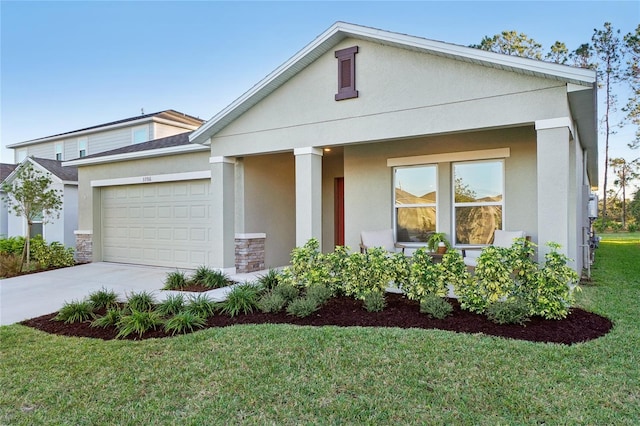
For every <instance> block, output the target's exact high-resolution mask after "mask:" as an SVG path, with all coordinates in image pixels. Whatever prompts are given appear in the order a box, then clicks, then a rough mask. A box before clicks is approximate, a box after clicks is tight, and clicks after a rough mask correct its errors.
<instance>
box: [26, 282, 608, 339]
mask: <svg viewBox="0 0 640 426" xmlns="http://www.w3.org/2000/svg"><path fill="white" fill-rule="evenodd" d="M449 301H450V302H451V304H452V305H453V308H454V310H453V313H452V315H450V316H449V317H447V318H445V319H442V320H438V319H431V318H429V317H428V316H427V315H426V314H421V313H420V308H419V304H418V303H417V302H415V301H411V300H408V299H407V298H406V297H404V296H402V295H400V294H394V293H388V294H387V307H386V308H385V309H384V311H382V312H367V311H366V310H365V309H364V307H363V306H362V302H360V301H357V300H355V299H352V298H348V297H335V298H332V299H330V300H329V301H328V302H327V303H326V304H325V305H323V306H322V308H320V309H319V310H318V311H316V312H314V313H313V314H311V315H310V316H309V317H306V318H297V317H294V316H291V315H287V314H286V313H278V314H265V313H262V312H254V313H251V314H247V315H238V316H236V317H229V316H226V315H221V314H219V315H214V316H213V317H211V318H209V320H208V322H207V328H210V327H227V326H232V325H240V324H294V325H300V326H316V327H321V326H326V325H333V326H339V327H352V326H358V327H399V328H422V329H439V330H449V331H453V332H457V333H474V334H475V333H482V334H486V335H491V336H499V337H504V338H509V339H518V340H528V341H532V342H548V343H562V344H566V345H571V344H574V343H578V342H586V341H588V340H592V339H596V338H598V337H600V336H603V335H605V334H606V333H608V332H609V330H611V328H612V327H613V323H612V322H611V321H610V320H609V319H607V318H604V317H602V316H600V315H596V314H593V313H590V312H587V311H584V310H582V309H579V308H573V309H571V312H570V314H569V315H568V316H567V318H565V319H562V320H545V319H543V318H538V317H534V318H532V319H531V320H530V321H528V322H527V323H526V325H524V326H522V325H499V324H495V323H493V322H491V321H489V320H488V319H487V318H486V317H485V316H483V315H478V314H474V313H471V312H468V311H465V310H462V309H460V305H459V304H458V301H457V300H455V299H450V300H449ZM55 315H56V313H52V314H48V315H43V316H41V317H38V318H32V319H29V320H26V321H23V322H22V323H21V324H23V325H26V326H29V327H33V328H36V329H39V330H42V331H45V332H47V333H52V334H59V335H64V336H76V337H91V338H97V339H104V340H111V339H115V337H116V334H117V331H116V330H115V329H114V328H107V329H103V328H99V327H91V326H90V325H89V323H80V324H65V323H64V322H62V321H52V318H53V317H54V316H55ZM170 336H171V334H167V333H165V332H164V331H163V330H161V329H159V330H155V331H150V332H147V333H145V334H143V335H142V339H148V338H162V337H170ZM129 338H130V339H132V340H140V339H141V338H140V337H139V336H138V335H135V336H129Z"/></svg>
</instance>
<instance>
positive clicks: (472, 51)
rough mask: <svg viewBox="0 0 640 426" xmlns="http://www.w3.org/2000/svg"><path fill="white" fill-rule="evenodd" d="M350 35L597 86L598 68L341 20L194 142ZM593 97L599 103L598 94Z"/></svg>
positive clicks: (199, 133)
mask: <svg viewBox="0 0 640 426" xmlns="http://www.w3.org/2000/svg"><path fill="white" fill-rule="evenodd" d="M346 38H354V39H360V40H366V41H372V42H375V43H380V44H383V45H388V46H393V47H399V48H403V49H408V50H413V51H417V52H423V53H428V54H433V55H438V56H443V57H446V58H451V59H456V60H461V61H465V62H471V63H475V64H479V65H483V66H487V67H491V68H496V69H501V70H508V71H512V72H516V73H520V74H524V75H531V76H538V77H543V78H548V79H554V80H559V81H563V82H566V83H571V84H573V85H575V86H583V87H584V88H585V89H591V90H594V85H595V82H596V74H595V71H593V70H588V69H583V68H575V67H570V66H566V65H559V64H555V63H550V62H544V61H538V60H534V59H528V58H521V57H518V56H510V55H504V54H500V53H495V52H488V51H484V50H480V49H476V48H471V47H466V46H459V45H455V44H450V43H444V42H441V41H435V40H429V39H425V38H422V37H415V36H410V35H406V34H400V33H394V32H390V31H384V30H379V29H375V28H370V27H364V26H360V25H355V24H349V23H346V22H336V23H335V24H333V25H332V26H331V27H330V28H329V29H328V30H326V31H325V32H324V33H322V34H321V35H320V36H318V37H317V38H316V39H315V40H313V41H312V42H311V43H309V44H308V45H307V46H305V47H304V48H303V49H302V50H300V51H299V52H298V53H296V54H295V55H294V56H293V57H291V58H290V59H289V60H288V61H286V62H285V63H284V64H282V65H281V66H280V67H278V68H277V69H276V70H274V71H273V72H272V73H271V74H269V75H268V76H267V77H265V78H264V79H263V80H262V81H260V82H259V83H258V84H256V85H255V86H253V87H252V88H251V89H249V90H248V91H247V92H245V93H244V94H243V95H242V96H240V97H239V98H238V99H236V100H235V101H234V102H233V103H231V104H230V105H229V106H227V107H226V108H225V109H223V110H222V111H220V112H219V113H218V114H216V115H215V116H213V117H212V118H211V119H210V120H209V121H207V122H206V123H205V124H203V125H202V126H201V127H200V128H199V129H197V130H195V131H194V132H193V133H192V134H191V136H190V140H191V142H193V143H200V144H207V143H208V142H209V138H210V137H212V136H213V135H215V134H216V133H218V132H219V131H220V130H222V129H223V128H224V127H225V126H227V125H228V124H229V123H231V122H232V121H233V120H235V119H236V118H238V117H239V116H240V115H242V114H243V113H244V112H246V111H247V110H249V109H250V108H251V107H253V106H254V105H256V104H257V103H258V102H260V101H261V100H262V99H264V98H265V97H267V96H268V95H269V94H271V93H272V92H274V91H275V90H276V89H277V88H279V87H280V86H282V85H283V84H284V83H286V82H287V81H288V80H289V79H290V78H292V77H293V76H294V75H296V74H297V73H299V72H300V71H302V70H303V69H304V68H305V67H307V65H309V64H311V63H312V62H314V61H315V60H316V59H318V58H319V57H320V56H322V55H323V54H325V53H326V52H328V51H329V50H330V49H331V48H332V47H333V46H335V45H336V44H337V43H339V42H340V41H342V40H344V39H346ZM594 96H595V95H592V97H594ZM593 103H595V98H594V102H593ZM587 108H588V109H589V111H587V112H586V113H583V116H587V117H589V116H590V115H593V114H590V112H591V109H594V108H595V105H588V107H587ZM590 127H593V129H595V124H594V125H593V126H590ZM587 138H589V136H587ZM595 139H596V140H595V141H593V140H590V141H587V144H591V145H592V146H595V147H596V148H597V134H596V135H595Z"/></svg>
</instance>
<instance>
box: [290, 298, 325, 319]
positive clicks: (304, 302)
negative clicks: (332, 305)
mask: <svg viewBox="0 0 640 426" xmlns="http://www.w3.org/2000/svg"><path fill="white" fill-rule="evenodd" d="M318 308H319V306H318V304H317V303H316V301H315V300H312V299H310V298H308V297H299V298H297V299H295V300H294V301H292V302H291V303H289V305H288V306H287V313H288V314H289V315H293V316H296V317H298V318H304V317H308V316H309V315H311V314H312V313H313V312H315V311H317V310H318Z"/></svg>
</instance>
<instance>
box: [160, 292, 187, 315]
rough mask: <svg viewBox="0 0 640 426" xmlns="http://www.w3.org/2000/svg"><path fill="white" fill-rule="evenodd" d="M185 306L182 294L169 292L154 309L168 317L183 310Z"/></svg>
mask: <svg viewBox="0 0 640 426" xmlns="http://www.w3.org/2000/svg"><path fill="white" fill-rule="evenodd" d="M185 308H186V301H185V299H184V296H183V295H182V294H170V295H168V296H167V298H166V299H164V300H163V301H162V302H160V303H159V304H158V305H157V307H156V311H158V313H159V314H160V315H162V316H164V317H168V316H171V315H176V314H177V313H178V312H181V311H184V310H185Z"/></svg>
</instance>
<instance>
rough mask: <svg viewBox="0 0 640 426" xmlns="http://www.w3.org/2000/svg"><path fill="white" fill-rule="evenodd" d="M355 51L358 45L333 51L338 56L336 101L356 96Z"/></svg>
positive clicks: (356, 51)
mask: <svg viewBox="0 0 640 426" xmlns="http://www.w3.org/2000/svg"><path fill="white" fill-rule="evenodd" d="M356 53H358V46H353V47H349V48H347V49H342V50H337V51H336V52H335V54H336V58H338V93H336V101H341V100H343V99H351V98H357V97H358V91H357V90H356Z"/></svg>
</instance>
